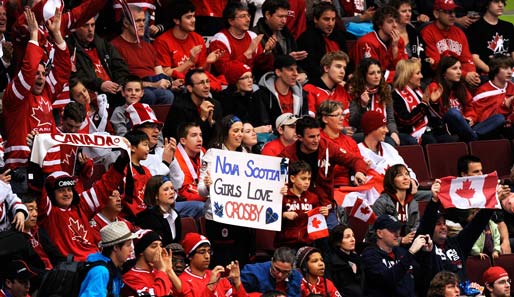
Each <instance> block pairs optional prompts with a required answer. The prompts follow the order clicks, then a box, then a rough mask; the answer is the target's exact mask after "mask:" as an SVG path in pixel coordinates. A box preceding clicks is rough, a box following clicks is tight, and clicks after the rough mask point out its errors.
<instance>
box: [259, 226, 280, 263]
mask: <svg viewBox="0 0 514 297" xmlns="http://www.w3.org/2000/svg"><path fill="white" fill-rule="evenodd" d="M275 234H276V232H275V231H269V230H261V229H255V259H254V260H255V261H256V262H265V261H269V260H270V259H271V257H272V256H273V252H274V251H275V245H274V241H275Z"/></svg>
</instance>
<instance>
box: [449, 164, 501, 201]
mask: <svg viewBox="0 0 514 297" xmlns="http://www.w3.org/2000/svg"><path fill="white" fill-rule="evenodd" d="M497 185H498V175H497V174H496V171H495V172H493V173H489V174H487V175H478V176H465V177H453V176H448V177H443V178H441V191H440V193H439V200H440V201H441V204H442V205H443V207H444V208H460V209H468V208H501V206H500V202H499V201H498V196H497V193H496V187H497Z"/></svg>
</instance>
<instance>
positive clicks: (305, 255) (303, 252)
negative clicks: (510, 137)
mask: <svg viewBox="0 0 514 297" xmlns="http://www.w3.org/2000/svg"><path fill="white" fill-rule="evenodd" d="M316 252H317V253H320V254H321V251H320V250H318V249H317V248H314V247H311V246H304V247H301V248H300V249H299V250H298V252H296V267H297V268H299V269H300V270H301V271H302V273H304V274H305V272H307V271H304V270H305V267H306V266H307V265H306V264H307V259H309V255H310V254H312V253H316ZM304 265H305V267H304Z"/></svg>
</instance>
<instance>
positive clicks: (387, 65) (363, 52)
mask: <svg viewBox="0 0 514 297" xmlns="http://www.w3.org/2000/svg"><path fill="white" fill-rule="evenodd" d="M350 53H351V57H352V60H353V61H354V63H355V65H359V62H360V61H361V60H362V59H364V58H373V59H376V60H378V61H380V65H381V66H382V70H383V71H384V72H385V73H384V78H385V79H386V80H387V81H391V80H392V79H393V77H394V70H395V69H396V64H397V63H398V61H400V60H404V59H408V58H409V56H408V55H407V52H406V51H405V43H404V41H403V39H401V38H400V40H399V41H398V54H397V55H396V58H394V57H393V51H392V46H390V45H386V44H385V43H384V42H383V41H382V40H381V39H380V37H379V36H378V33H377V32H376V31H372V32H369V33H368V34H366V35H364V36H362V37H361V38H359V39H358V40H357V42H356V43H355V47H354V48H353V51H351V52H350Z"/></svg>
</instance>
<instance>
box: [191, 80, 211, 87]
mask: <svg viewBox="0 0 514 297" xmlns="http://www.w3.org/2000/svg"><path fill="white" fill-rule="evenodd" d="M210 84H211V81H210V80H208V79H206V80H201V81H199V82H194V83H193V85H195V86H196V85H204V86H206V85H210Z"/></svg>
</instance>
